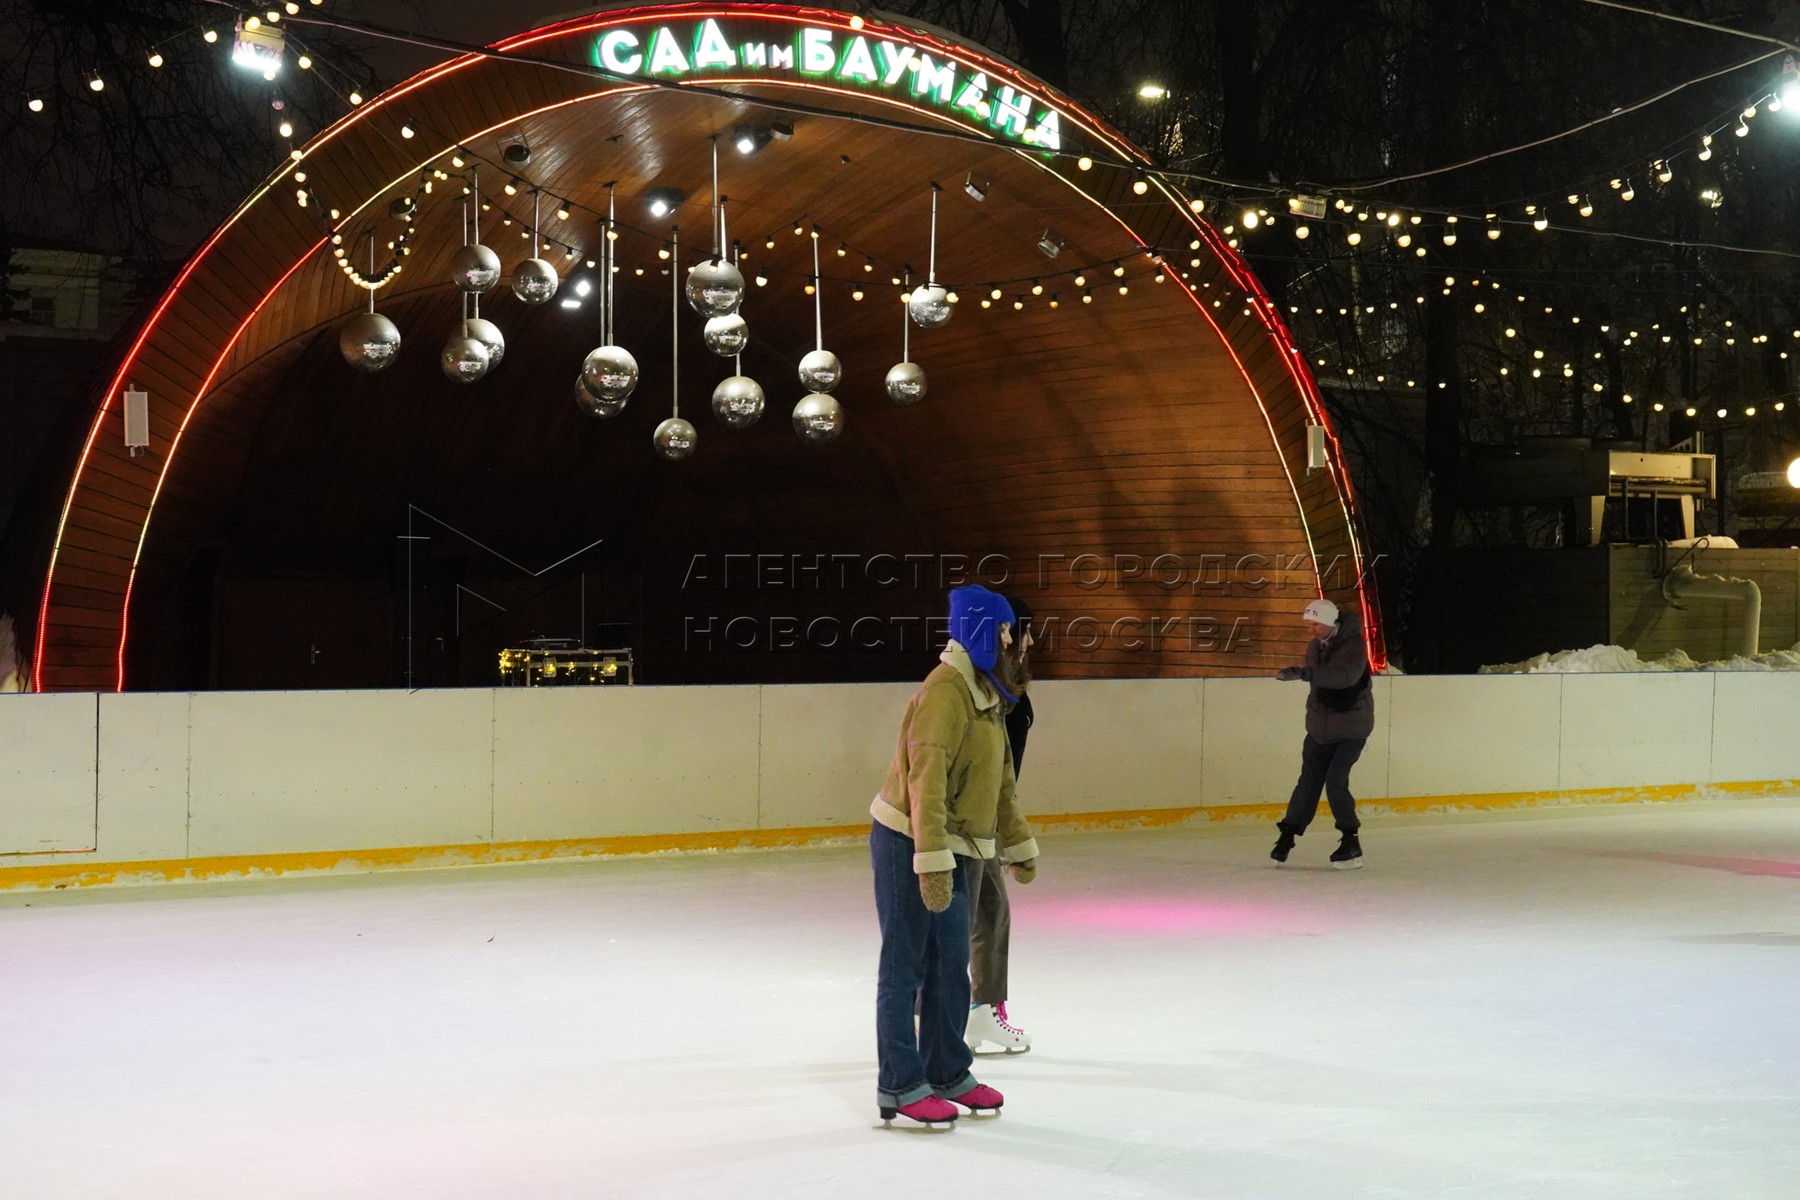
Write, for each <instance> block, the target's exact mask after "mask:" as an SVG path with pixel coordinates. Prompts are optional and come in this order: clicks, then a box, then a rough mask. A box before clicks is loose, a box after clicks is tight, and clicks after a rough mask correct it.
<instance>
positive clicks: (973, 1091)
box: [950, 1083, 1006, 1113]
mask: <svg viewBox="0 0 1800 1200" xmlns="http://www.w3.org/2000/svg"><path fill="white" fill-rule="evenodd" d="M950 1099H952V1100H954V1101H956V1102H957V1103H958V1104H960V1105H962V1106H963V1107H964V1108H966V1109H968V1110H969V1111H970V1112H971V1113H979V1112H999V1111H1000V1106H1001V1105H1002V1104H1005V1103H1006V1097H1005V1096H1002V1095H1001V1094H1000V1093H999V1092H996V1091H995V1090H994V1089H993V1088H991V1087H989V1086H988V1085H987V1084H985V1083H977V1084H975V1085H974V1086H972V1087H970V1088H968V1089H967V1090H966V1091H964V1092H963V1093H962V1094H961V1095H960V1096H952V1097H950Z"/></svg>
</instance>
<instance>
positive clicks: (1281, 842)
mask: <svg viewBox="0 0 1800 1200" xmlns="http://www.w3.org/2000/svg"><path fill="white" fill-rule="evenodd" d="M1275 828H1277V829H1279V830H1281V836H1280V837H1278V838H1276V839H1275V848H1274V849H1273V850H1271V851H1269V857H1270V858H1272V859H1274V860H1275V861H1276V862H1278V863H1284V862H1286V861H1287V860H1288V855H1289V854H1290V853H1291V852H1292V851H1293V849H1294V831H1293V830H1291V829H1289V828H1288V827H1287V826H1285V825H1282V824H1280V823H1277V824H1276V826H1275Z"/></svg>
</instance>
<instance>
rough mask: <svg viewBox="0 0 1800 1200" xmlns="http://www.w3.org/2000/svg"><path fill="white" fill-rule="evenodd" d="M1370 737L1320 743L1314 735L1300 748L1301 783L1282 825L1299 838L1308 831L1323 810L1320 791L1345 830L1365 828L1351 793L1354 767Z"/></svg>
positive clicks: (1291, 797) (1340, 826)
mask: <svg viewBox="0 0 1800 1200" xmlns="http://www.w3.org/2000/svg"><path fill="white" fill-rule="evenodd" d="M1368 742H1369V739H1368V738H1357V739H1356V740H1355V741H1350V742H1317V741H1314V740H1313V736H1312V734H1310V733H1309V734H1307V735H1306V742H1305V744H1304V745H1303V746H1302V747H1301V749H1300V782H1298V783H1296V784H1295V785H1294V794H1293V795H1292V796H1290V797H1288V806H1287V815H1286V816H1284V817H1282V818H1281V822H1280V824H1281V827H1282V828H1283V829H1286V830H1287V831H1288V832H1290V833H1292V834H1294V835H1295V836H1296V837H1297V836H1299V835H1300V834H1302V833H1305V832H1306V827H1307V826H1308V825H1310V824H1312V819H1313V816H1314V814H1316V813H1317V812H1318V811H1319V793H1320V792H1321V791H1323V792H1324V793H1325V798H1326V800H1328V801H1329V802H1330V803H1331V819H1332V822H1333V823H1334V824H1336V825H1337V827H1338V828H1339V829H1341V830H1343V831H1344V832H1345V833H1355V832H1356V831H1357V829H1358V828H1360V827H1361V822H1359V821H1358V820H1357V819H1356V797H1355V796H1352V795H1351V794H1350V768H1351V767H1354V766H1355V765H1356V760H1357V759H1359V758H1361V757H1362V752H1363V747H1364V746H1366V745H1368Z"/></svg>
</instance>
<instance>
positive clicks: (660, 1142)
mask: <svg viewBox="0 0 1800 1200" xmlns="http://www.w3.org/2000/svg"><path fill="white" fill-rule="evenodd" d="M1364 832H1365V838H1364V844H1365V847H1366V850H1367V854H1368V866H1367V868H1366V869H1364V870H1361V871H1355V872H1334V871H1330V870H1327V869H1325V868H1324V859H1325V856H1326V854H1327V852H1328V851H1329V850H1330V848H1331V847H1332V845H1333V844H1334V842H1335V835H1334V834H1333V833H1332V831H1331V830H1330V829H1329V828H1328V825H1327V819H1326V818H1324V817H1321V820H1320V822H1319V824H1318V825H1317V826H1315V827H1314V831H1313V832H1312V833H1311V834H1310V835H1309V836H1308V837H1306V838H1305V839H1303V840H1302V842H1301V844H1300V848H1299V850H1298V851H1297V852H1296V855H1295V859H1294V862H1293V864H1292V865H1290V866H1289V867H1287V868H1285V869H1276V868H1274V867H1272V866H1271V865H1270V864H1269V863H1268V861H1267V859H1266V857H1265V855H1266V853H1267V848H1268V843H1269V842H1270V840H1271V838H1270V831H1269V830H1267V829H1266V828H1264V827H1263V826H1261V825H1260V824H1258V825H1231V826H1221V827H1212V828H1200V829H1182V830H1169V831H1150V832H1125V833H1089V834H1057V833H1055V832H1051V833H1050V834H1049V835H1048V836H1046V838H1045V839H1044V842H1045V854H1044V862H1043V870H1042V873H1041V875H1040V878H1039V880H1038V882H1037V883H1035V884H1034V885H1032V886H1031V887H1028V888H1020V887H1015V888H1014V889H1013V895H1014V899H1015V909H1016V911H1015V914H1014V952H1013V986H1012V992H1013V1004H1012V1011H1013V1015H1014V1017H1015V1018H1016V1020H1017V1021H1018V1022H1019V1023H1021V1024H1023V1025H1024V1026H1025V1027H1026V1028H1028V1029H1029V1030H1030V1032H1031V1034H1032V1035H1033V1037H1034V1039H1035V1041H1036V1048H1035V1049H1034V1050H1032V1051H1031V1052H1030V1053H1029V1054H1025V1055H1020V1056H1017V1057H1013V1058H989V1057H985V1056H984V1058H983V1059H982V1061H981V1062H980V1063H979V1064H978V1065H977V1073H978V1074H979V1075H980V1076H981V1077H982V1078H984V1079H985V1080H986V1081H987V1082H990V1083H992V1084H994V1085H996V1086H998V1087H999V1088H1000V1089H1001V1090H1002V1091H1004V1092H1005V1093H1006V1095H1007V1105H1006V1110H1005V1113H1004V1114H1003V1115H1002V1116H1000V1117H998V1118H995V1119H990V1120H982V1121H973V1120H964V1121H962V1122H961V1123H960V1124H959V1125H958V1126H957V1127H956V1128H955V1129H953V1130H950V1131H947V1132H931V1131H924V1130H916V1129H910V1128H901V1126H900V1125H899V1124H896V1125H895V1127H894V1128H892V1129H883V1128H882V1127H881V1126H880V1123H879V1121H878V1120H877V1119H876V1115H875V1112H874V1085H875V1079H874V1045H873V1035H872V1028H871V1027H872V1013H871V1008H872V994H873V987H874V984H873V978H872V970H873V966H874V961H875V920H874V915H873V911H872V905H871V901H870V897H869V882H868V867H867V863H866V858H865V852H864V851H863V850H862V849H861V848H860V847H837V848H829V849H822V850H803V851H779V852H764V853H741V854H721V855H703V856H693V857H670V858H652V859H635V860H617V861H610V862H590V863H574V864H555V865H543V866H532V867H513V868H485V869H481V868H477V869H469V870H462V871H445V872H420V873H411V874H390V875H384V876H372V877H358V878H349V879H346V878H331V879H321V880H311V881H286V882H276V883H251V884H209V885H202V886H182V887H163V888H156V889H140V890H123V889H121V890H110V891H91V892H62V893H53V894H43V893H39V894H30V895H22V894H16V893H15V894H9V895H5V896H0V1196H3V1197H6V1198H7V1200H73V1198H81V1200H101V1198H104V1200H119V1198H126V1197H129V1198H131V1200H165V1198H166V1200H178V1198H179V1200H196V1198H199V1200H211V1198H215V1197H216V1198H227V1197H229V1198H231V1200H288V1198H302V1197H304V1198H307V1200H313V1198H321V1197H331V1198H334V1200H335V1198H347V1197H361V1196H379V1197H383V1198H384V1200H415V1198H416V1200H462V1198H470V1200H474V1198H481V1200H488V1198H506V1200H562V1198H570V1200H573V1198H576V1197H581V1198H584V1200H585V1198H591V1197H612V1196H621V1197H715V1196H733V1197H735V1196H746V1197H759V1198H769V1200H786V1198H788V1197H826V1196H830V1197H850V1198H856V1197H882V1198H888V1197H916V1196H925V1195H935V1196H963V1197H984V1198H985V1197H995V1198H998V1197H1014V1196H1017V1197H1028V1198H1030V1200H1048V1198H1052V1197H1081V1198H1084V1200H1085V1198H1090V1197H1114V1196H1117V1197H1127V1196H1130V1197H1138V1196H1142V1197H1160V1196H1204V1197H1220V1198H1232V1200H1235V1198H1256V1197H1271V1198H1280V1200H1310V1198H1313V1197H1357V1198H1362V1197H1570V1198H1580V1200H1602V1198H1606V1197H1630V1198H1632V1200H1650V1198H1656V1197H1683V1198H1687V1197H1730V1198H1732V1200H1746V1198H1752V1197H1782V1198H1791V1197H1794V1196H1796V1195H1800V1101H1797V1096H1800V1017H1797V1016H1796V1012H1797V1010H1800V802H1796V801H1793V800H1790V799H1783V800H1772V801H1756V802H1748V801H1744V802H1735V801H1734V802H1705V803H1691V804H1684V805H1667V806H1642V807H1629V808H1627V807H1600V808H1577V809H1562V810H1553V811H1538V812H1532V813H1517V814H1505V815H1495V816H1482V817H1467V816H1434V817H1416V818H1410V819H1399V818H1379V817H1378V818H1375V819H1373V820H1371V821H1370V822H1369V823H1368V824H1367V826H1366V827H1365V831H1364Z"/></svg>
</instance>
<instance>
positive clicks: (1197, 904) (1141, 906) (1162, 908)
mask: <svg viewBox="0 0 1800 1200" xmlns="http://www.w3.org/2000/svg"><path fill="white" fill-rule="evenodd" d="M1019 890H1023V889H1019ZM1014 895H1015V897H1016V896H1017V892H1016V891H1015V893H1014ZM1013 904H1014V907H1016V908H1019V909H1021V910H1023V911H1022V914H1021V915H1022V917H1023V920H1024V921H1026V922H1029V924H1030V925H1031V926H1032V927H1034V928H1038V927H1045V926H1048V927H1049V928H1051V929H1054V930H1060V931H1063V932H1069V933H1110V934H1127V935H1132V934H1135V935H1140V936H1146V937H1166V936H1172V935H1193V934H1217V935H1220V936H1225V937H1231V936H1238V935H1244V936H1248V935H1260V934H1270V933H1301V932H1319V931H1321V930H1323V929H1325V928H1327V927H1328V926H1330V925H1334V924H1336V922H1335V921H1332V920H1331V919H1330V918H1328V917H1325V916H1323V915H1321V914H1316V913H1311V912H1306V911H1300V910H1295V909H1291V908H1284V907H1275V906H1272V905H1264V904H1247V903H1243V902H1241V901H1227V900H1209V899H1201V898H1198V897H1197V898H1194V899H1191V900H1183V899H1176V898H1169V897H1155V898H1152V897H1142V896H1108V897H1094V898H1091V899H1083V898H1073V899H1070V898H1063V897H1058V898H1055V899H1046V900H1044V901H1042V902H1028V903H1026V904H1021V903H1020V902H1019V900H1018V899H1016V898H1015V899H1014V901H1013Z"/></svg>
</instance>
